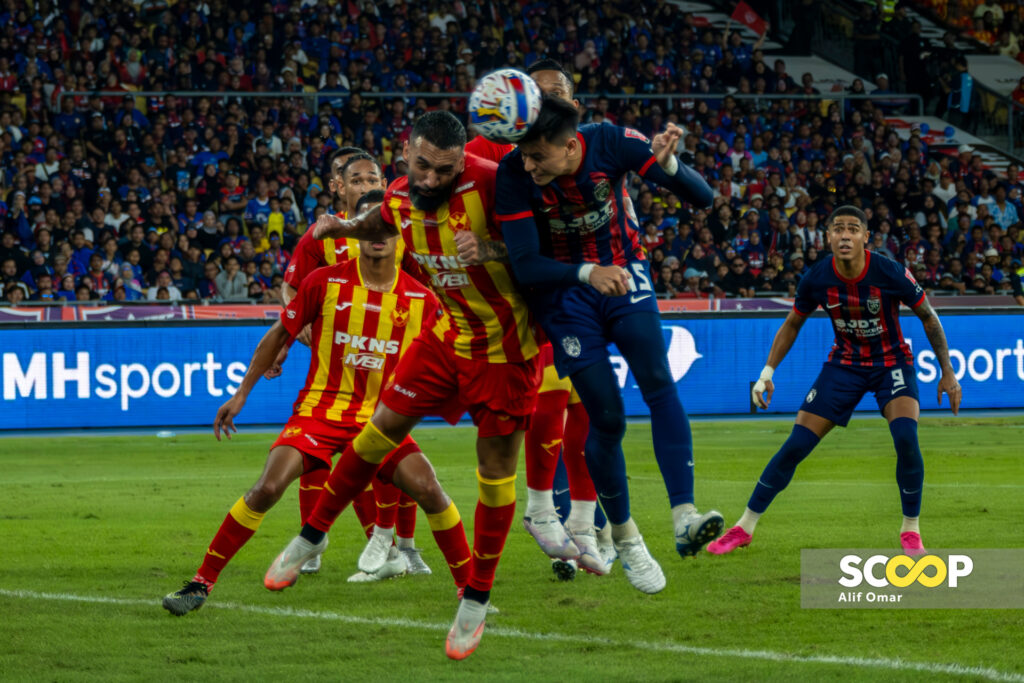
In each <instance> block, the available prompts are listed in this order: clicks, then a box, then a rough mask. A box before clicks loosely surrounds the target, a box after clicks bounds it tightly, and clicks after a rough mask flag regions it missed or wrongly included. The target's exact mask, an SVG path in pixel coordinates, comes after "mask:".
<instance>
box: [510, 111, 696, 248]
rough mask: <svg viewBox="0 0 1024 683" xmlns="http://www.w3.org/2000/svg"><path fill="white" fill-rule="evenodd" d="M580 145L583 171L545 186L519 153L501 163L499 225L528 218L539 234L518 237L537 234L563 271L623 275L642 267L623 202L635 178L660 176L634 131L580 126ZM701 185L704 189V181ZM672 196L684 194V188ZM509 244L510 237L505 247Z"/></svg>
mask: <svg viewBox="0 0 1024 683" xmlns="http://www.w3.org/2000/svg"><path fill="white" fill-rule="evenodd" d="M577 139H579V141H580V144H581V145H582V148H583V160H582V163H581V164H580V167H579V169H578V170H577V171H576V173H575V174H573V175H566V176H561V177H559V178H556V179H555V180H554V181H552V182H551V183H549V184H548V185H545V186H538V185H537V184H535V183H534V182H533V180H532V179H531V178H530V175H529V174H528V173H527V172H526V170H525V169H524V168H523V158H522V154H521V152H520V150H519V149H515V150H513V151H511V152H509V154H507V155H506V156H505V158H504V159H502V161H501V163H500V164H499V166H498V187H497V197H496V202H495V213H496V214H497V218H498V220H499V221H501V222H502V224H503V225H505V224H510V223H515V222H516V221H519V220H522V219H524V218H529V219H532V220H533V221H536V226H535V227H534V226H530V225H525V224H524V225H522V226H520V225H514V226H513V229H514V230H536V231H537V233H538V236H539V239H540V254H541V255H542V256H546V257H548V258H552V259H554V260H556V261H559V262H561V263H568V264H580V263H597V264H600V265H605V266H610V265H617V266H623V267H625V266H626V265H627V264H628V263H629V262H631V261H641V260H644V252H643V249H642V248H641V245H640V234H639V230H638V226H637V223H636V218H635V217H634V216H632V215H631V214H630V213H629V212H627V211H626V210H625V208H624V205H623V198H624V197H625V196H626V193H625V176H626V174H627V173H628V172H629V171H636V172H638V173H639V174H640V175H641V176H646V175H648V172H649V171H651V169H652V167H656V168H658V169H659V170H660V167H658V166H657V161H656V159H655V157H654V154H653V153H652V152H651V141H650V140H648V139H647V138H646V137H645V136H644V135H643V134H642V133H639V132H637V131H635V130H632V129H630V128H622V127H619V126H612V125H608V124H590V125H585V126H581V127H580V129H579V132H578V133H577ZM691 172H692V171H691ZM655 175H659V174H655ZM694 175H696V174H694ZM662 176H663V177H662ZM657 180H664V181H666V182H665V183H664V184H665V185H666V186H668V185H675V184H679V181H677V180H676V179H674V178H672V177H670V176H667V175H665V174H664V173H662V174H660V175H659V177H658V179H657ZM657 180H656V182H657ZM695 184H696V185H704V183H703V181H696V182H695ZM670 189H671V190H673V191H676V192H680V188H676V187H670ZM689 189H690V188H689V187H686V188H683V189H682V192H681V194H682V196H683V198H684V199H689V196H690V195H692V194H693V192H689V191H687V190H689ZM700 189H701V188H700V187H697V192H699V191H700ZM709 194H710V193H709ZM702 200H703V198H701V201H702ZM509 237H510V235H509V234H508V231H506V234H505V239H506V242H507V241H509ZM510 246H511V245H510Z"/></svg>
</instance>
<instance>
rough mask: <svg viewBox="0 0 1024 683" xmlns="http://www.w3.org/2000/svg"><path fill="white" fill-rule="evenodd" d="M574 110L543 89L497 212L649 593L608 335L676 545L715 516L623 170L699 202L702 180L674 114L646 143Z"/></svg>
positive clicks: (689, 542) (715, 528)
mask: <svg viewBox="0 0 1024 683" xmlns="http://www.w3.org/2000/svg"><path fill="white" fill-rule="evenodd" d="M578 123H579V114H578V111H577V109H576V107H574V106H573V105H572V104H571V103H569V102H566V101H565V100H563V99H561V98H558V97H551V96H545V97H544V101H543V104H542V105H541V110H540V114H539V115H538V117H537V121H536V123H534V124H533V125H532V126H531V127H530V130H529V132H528V133H527V134H526V136H524V137H523V138H522V139H521V140H520V141H519V147H518V148H517V149H516V150H514V151H513V152H511V153H510V154H508V155H507V156H506V157H505V158H504V159H503V160H502V162H501V164H500V165H499V166H498V178H497V200H496V202H497V214H498V219H499V220H500V221H501V223H502V234H503V235H504V237H505V243H506V244H507V245H508V249H509V256H510V258H511V261H512V268H513V270H514V271H515V274H516V278H517V279H518V281H519V282H520V284H521V285H522V286H524V287H525V288H526V289H527V295H526V296H527V303H528V304H529V306H530V308H531V310H532V311H533V312H534V315H535V316H536V317H537V319H538V321H539V322H540V324H541V326H542V327H543V328H544V331H545V332H546V333H547V335H548V337H549V338H550V339H551V342H552V346H553V349H554V355H555V367H556V368H557V370H558V373H559V375H560V376H566V375H568V376H569V377H570V378H571V379H572V383H573V386H575V387H576V390H577V392H578V393H579V395H580V398H581V399H582V400H583V404H584V406H586V410H587V414H588V415H589V416H590V420H591V428H590V434H589V436H588V439H587V443H586V447H585V455H586V459H587V465H588V469H589V470H590V473H591V475H592V476H593V479H594V485H595V487H596V489H597V492H598V495H599V496H600V498H601V504H602V506H603V507H604V509H605V512H606V514H607V515H608V519H609V520H610V521H611V523H612V537H613V540H614V542H615V547H616V550H618V552H619V555H620V557H621V558H622V565H623V569H624V570H625V573H626V576H627V578H628V579H629V581H630V583H632V584H633V586H634V587H636V588H637V589H638V590H641V591H643V592H645V593H656V592H658V591H660V590H661V589H662V588H664V586H665V576H664V574H663V573H662V571H661V567H660V566H659V565H658V563H657V562H656V561H655V560H654V558H653V557H651V555H650V553H649V552H648V551H647V547H646V545H645V544H644V541H643V538H642V537H641V535H640V532H639V530H638V528H637V526H636V524H635V522H634V521H633V519H632V516H631V514H630V506H629V488H628V485H627V482H626V467H625V457H624V455H623V452H622V438H623V436H624V434H625V429H626V420H625V410H624V407H623V404H622V396H621V394H620V393H619V385H618V382H617V381H616V379H615V373H614V372H613V369H612V365H611V361H610V359H609V357H608V344H609V343H615V344H616V346H618V348H619V350H620V351H621V352H622V354H623V356H625V358H626V361H627V363H628V364H629V367H630V369H631V370H632V371H633V375H634V377H635V378H636V381H637V384H638V385H639V387H640V391H641V393H642V395H643V398H644V401H645V402H646V403H647V406H648V408H649V409H650V411H651V428H652V433H653V439H654V452H655V457H656V458H657V461H658V466H659V467H660V469H661V473H662V477H663V478H664V481H665V486H666V488H667V489H668V495H669V504H670V506H671V508H672V516H673V522H674V526H675V534H676V549H677V550H678V551H679V553H680V555H682V556H684V557H685V556H688V555H693V554H696V553H697V552H699V551H700V549H701V547H703V545H704V544H706V543H707V542H708V541H710V540H712V539H714V538H715V537H716V536H717V535H718V534H719V533H720V532H721V529H722V526H723V521H724V520H723V519H722V516H721V515H720V514H719V513H717V512H713V511H712V512H709V513H707V514H701V513H699V512H698V511H697V509H696V507H695V506H694V496H693V447H692V438H691V435H690V426H689V421H688V419H687V417H686V412H685V411H684V410H683V406H682V403H681V402H680V400H679V395H678V393H677V392H676V387H675V383H674V382H673V381H672V375H671V373H670V372H669V367H668V361H667V358H666V350H665V344H664V337H663V336H662V330H661V318H660V316H659V313H658V307H657V303H656V300H655V297H654V291H653V289H652V287H651V280H650V274H649V268H648V265H647V260H646V258H645V256H644V252H643V249H642V248H641V245H640V238H639V232H638V226H637V223H636V220H635V219H634V218H633V217H632V215H631V214H630V213H629V212H628V211H627V210H626V208H625V198H626V188H625V176H626V174H627V173H629V172H630V171H633V172H636V173H639V174H640V175H641V176H642V177H643V178H644V179H645V180H647V181H649V182H653V183H656V184H658V185H661V186H663V187H665V188H667V189H669V190H670V191H672V192H674V193H676V194H677V195H679V196H680V197H682V198H683V199H684V200H686V201H688V202H690V203H692V204H694V205H696V206H701V207H705V206H709V205H710V204H711V201H712V191H711V188H710V187H709V186H708V184H707V183H706V182H705V181H704V179H703V178H701V177H700V176H699V175H698V174H697V173H696V172H695V171H693V170H692V169H690V168H689V167H687V166H686V165H685V164H681V163H680V162H679V159H678V158H677V157H676V156H675V148H676V145H677V144H678V141H679V138H680V137H681V134H682V131H681V129H680V128H679V127H678V126H675V125H672V124H670V125H669V127H668V130H667V131H666V132H665V134H664V135H663V136H660V138H661V142H662V144H660V145H659V149H658V152H657V153H655V152H654V151H653V150H652V148H651V141H650V140H648V139H647V138H646V137H645V136H644V135H643V134H641V133H639V132H637V131H635V130H632V129H629V128H621V127H618V126H612V125H586V126H582V127H579V126H578Z"/></svg>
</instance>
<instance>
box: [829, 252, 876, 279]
mask: <svg viewBox="0 0 1024 683" xmlns="http://www.w3.org/2000/svg"><path fill="white" fill-rule="evenodd" d="M870 266H871V252H870V251H868V250H867V249H865V250H864V270H862V271H860V275H858V276H857V277H855V278H853V279H852V280H851V279H850V278H846V277H843V275H842V273H840V272H839V269H838V268H836V257H835V254H833V255H832V272H834V273H835V274H836V277H837V278H839V279H840V280H842V281H843V282H845V283H846V284H848V285H855V284H857V283H858V282H860V281H861V280H863V279H864V276H865V275H867V274H868V268H869V267H870Z"/></svg>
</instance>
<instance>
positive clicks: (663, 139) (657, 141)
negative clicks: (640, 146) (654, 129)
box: [651, 123, 686, 157]
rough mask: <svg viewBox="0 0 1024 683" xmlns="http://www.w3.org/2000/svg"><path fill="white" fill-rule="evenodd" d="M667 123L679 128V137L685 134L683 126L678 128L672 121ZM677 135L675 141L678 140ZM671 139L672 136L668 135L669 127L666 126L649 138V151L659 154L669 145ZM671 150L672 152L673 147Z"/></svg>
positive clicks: (655, 154)
mask: <svg viewBox="0 0 1024 683" xmlns="http://www.w3.org/2000/svg"><path fill="white" fill-rule="evenodd" d="M668 125H669V126H672V127H673V128H679V130H680V136H679V137H681V136H682V135H685V134H686V130H685V129H684V128H680V127H679V126H677V125H676V124H674V123H670V124H668ZM679 137H676V141H677V142H678V141H679ZM671 140H672V136H670V135H669V129H668V128H666V129H665V130H664V131H662V132H661V133H658V134H657V135H655V136H654V137H653V138H651V151H652V152H654V156H655V157H657V156H658V155H659V154H661V153H662V152H663V151H664V150H665V149H666V148H667V147H668V146H669V144H670V142H671ZM672 151H673V152H674V151H675V148H673V150H672Z"/></svg>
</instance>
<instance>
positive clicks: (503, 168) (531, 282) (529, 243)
mask: <svg viewBox="0 0 1024 683" xmlns="http://www.w3.org/2000/svg"><path fill="white" fill-rule="evenodd" d="M515 163H520V164H521V163H522V162H521V161H519V158H518V155H516V154H514V153H513V154H510V155H508V156H507V157H506V158H505V159H504V160H502V162H501V164H500V165H499V166H498V177H497V181H496V184H495V195H496V198H495V218H497V221H498V224H499V225H500V226H501V234H502V238H503V239H504V241H505V245H506V246H507V247H508V256H509V262H510V263H511V264H512V273H513V274H514V275H515V276H516V279H517V280H518V281H519V284H521V285H524V286H527V287H531V286H533V287H540V286H545V285H546V286H562V287H565V286H569V285H572V284H578V283H579V279H578V277H577V274H578V273H579V268H580V267H579V266H576V265H572V264H569V263H562V262H561V261H556V260H555V259H553V258H548V257H547V256H544V255H543V254H541V253H540V236H539V235H538V233H537V220H536V219H535V218H534V216H533V207H532V206H531V205H530V196H531V195H532V194H533V188H532V183H533V181H532V180H531V179H530V177H529V176H528V175H526V173H525V171H519V170H518V169H517V168H515V167H514V164H515Z"/></svg>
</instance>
